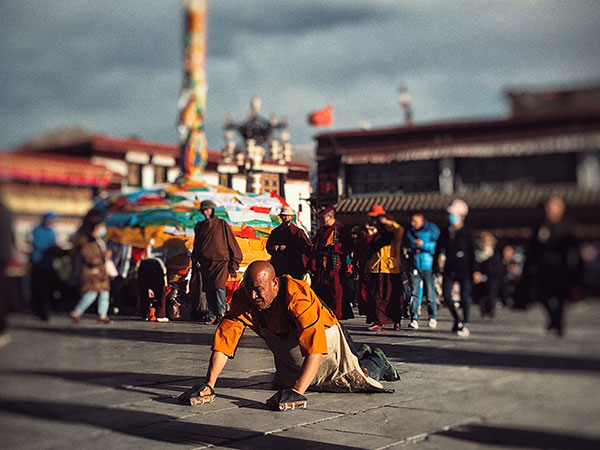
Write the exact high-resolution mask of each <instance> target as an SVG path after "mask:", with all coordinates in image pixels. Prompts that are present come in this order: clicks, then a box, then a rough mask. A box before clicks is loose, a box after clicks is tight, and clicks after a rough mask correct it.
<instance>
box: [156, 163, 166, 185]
mask: <svg viewBox="0 0 600 450" xmlns="http://www.w3.org/2000/svg"><path fill="white" fill-rule="evenodd" d="M166 181H167V168H166V167H165V166H155V167H154V183H155V184H161V183H165V182H166Z"/></svg>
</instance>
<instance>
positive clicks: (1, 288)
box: [0, 203, 15, 347]
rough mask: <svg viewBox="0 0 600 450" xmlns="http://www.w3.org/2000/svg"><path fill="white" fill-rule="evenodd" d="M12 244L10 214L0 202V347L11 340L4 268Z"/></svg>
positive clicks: (8, 259) (10, 254)
mask: <svg viewBox="0 0 600 450" xmlns="http://www.w3.org/2000/svg"><path fill="white" fill-rule="evenodd" d="M14 244H15V242H14V233H13V221H12V214H11V212H10V210H9V209H8V208H7V207H6V206H4V205H3V204H2V203H0V292H2V295H0V347H4V346H5V345H7V344H9V343H10V342H11V341H12V338H11V337H10V335H9V334H8V333H7V332H6V326H7V323H6V318H7V314H8V309H9V303H10V300H11V299H10V298H9V296H8V295H6V292H7V290H8V286H7V277H6V274H5V273H4V269H5V268H6V265H7V263H8V262H9V261H10V259H11V257H12V255H13V251H14Z"/></svg>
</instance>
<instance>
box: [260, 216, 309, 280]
mask: <svg viewBox="0 0 600 450" xmlns="http://www.w3.org/2000/svg"><path fill="white" fill-rule="evenodd" d="M295 214H296V213H295V211H294V210H293V209H292V208H290V207H289V206H284V207H283V208H281V212H280V214H279V217H280V219H281V225H279V226H278V227H276V228H274V229H273V231H271V234H270V235H269V238H268V239H267V246H266V248H267V252H268V253H269V255H271V265H272V266H273V267H274V268H275V273H276V274H277V276H278V277H281V276H283V275H290V276H291V277H292V278H296V279H298V280H301V279H302V277H303V276H304V274H305V273H306V265H307V263H308V259H309V258H310V251H311V246H312V244H311V242H310V240H309V239H308V236H306V233H305V232H304V230H303V229H302V228H300V227H298V226H296V225H295V224H294V223H292V221H293V219H294V215H295Z"/></svg>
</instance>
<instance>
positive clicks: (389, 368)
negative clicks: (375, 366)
mask: <svg viewBox="0 0 600 450" xmlns="http://www.w3.org/2000/svg"><path fill="white" fill-rule="evenodd" d="M373 353H374V354H376V355H377V356H379V357H380V358H381V359H383V361H384V362H385V374H384V375H383V379H384V380H385V381H397V380H399V379H400V375H398V371H397V370H396V368H395V367H394V365H393V364H392V363H391V362H390V360H389V359H387V356H385V353H383V350H381V349H380V348H379V347H375V348H374V349H373Z"/></svg>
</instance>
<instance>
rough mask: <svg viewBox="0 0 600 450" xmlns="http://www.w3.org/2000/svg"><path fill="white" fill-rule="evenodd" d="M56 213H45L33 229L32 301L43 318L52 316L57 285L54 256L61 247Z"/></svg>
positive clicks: (38, 315)
mask: <svg viewBox="0 0 600 450" xmlns="http://www.w3.org/2000/svg"><path fill="white" fill-rule="evenodd" d="M56 218H57V216H56V214H54V213H53V212H49V213H46V214H44V216H43V217H42V221H41V223H40V224H39V225H38V226H36V227H35V228H34V229H33V234H32V236H33V242H32V246H33V250H32V252H31V301H32V306H33V313H34V314H35V315H36V316H37V317H39V318H40V319H42V320H48V319H49V318H50V311H51V310H52V301H53V294H54V290H55V288H56V285H57V278H56V272H55V271H54V267H53V263H54V258H55V257H56V256H58V254H59V252H60V248H59V247H58V245H57V243H56V233H55V232H54V228H53V226H54V223H55V221H56Z"/></svg>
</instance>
